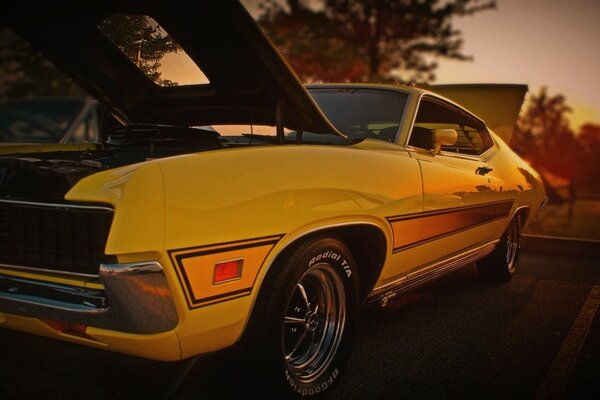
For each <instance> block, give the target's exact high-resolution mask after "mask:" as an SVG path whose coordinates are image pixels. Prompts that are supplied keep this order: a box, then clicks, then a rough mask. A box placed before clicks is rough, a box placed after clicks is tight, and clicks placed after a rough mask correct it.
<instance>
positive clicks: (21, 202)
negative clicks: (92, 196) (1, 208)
mask: <svg viewBox="0 0 600 400" xmlns="http://www.w3.org/2000/svg"><path fill="white" fill-rule="evenodd" d="M0 203H8V204H23V205H27V206H41V207H54V208H76V209H85V210H103V211H110V212H114V210H113V209H112V208H110V207H101V206H80V205H77V204H61V203H40V202H37V201H22V200H6V199H0Z"/></svg>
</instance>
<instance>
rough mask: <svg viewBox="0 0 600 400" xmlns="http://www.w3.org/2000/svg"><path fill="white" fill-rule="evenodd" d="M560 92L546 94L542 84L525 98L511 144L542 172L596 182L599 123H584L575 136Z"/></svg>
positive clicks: (588, 182)
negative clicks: (525, 104) (536, 91)
mask: <svg viewBox="0 0 600 400" xmlns="http://www.w3.org/2000/svg"><path fill="white" fill-rule="evenodd" d="M571 111H572V110H571V107H570V106H569V105H568V103H567V99H566V97H565V96H564V95H563V94H560V93H559V94H555V95H550V94H548V89H547V88H546V87H542V88H541V89H540V91H539V93H537V94H532V95H531V96H530V97H529V101H528V105H527V108H526V109H525V112H524V113H523V115H522V116H521V118H520V119H519V123H518V125H517V128H516V129H515V133H514V134H513V138H512V141H511V147H512V148H514V149H515V151H516V152H517V153H519V154H521V156H523V157H524V158H526V159H527V160H529V162H530V163H531V164H533V165H534V166H536V167H537V168H538V169H540V170H541V172H542V173H548V172H549V173H551V174H553V175H556V176H558V177H561V178H563V179H567V180H568V181H569V182H571V183H572V184H573V183H576V184H592V185H596V186H597V185H599V184H600V179H599V177H598V174H597V171H599V170H600V169H599V168H600V161H599V160H600V126H598V125H594V124H585V125H583V126H582V127H581V129H580V131H579V133H578V134H577V135H575V133H574V132H573V130H572V129H571V126H570V123H569V119H568V114H569V113H570V112H571Z"/></svg>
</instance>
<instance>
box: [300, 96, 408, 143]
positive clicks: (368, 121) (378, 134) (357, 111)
mask: <svg viewBox="0 0 600 400" xmlns="http://www.w3.org/2000/svg"><path fill="white" fill-rule="evenodd" d="M309 92H310V94H311V95H312V97H313V98H314V99H315V101H316V102H317V104H318V105H319V107H320V108H321V110H322V111H323V113H324V114H325V115H326V116H327V118H328V119H329V120H330V121H331V123H332V124H333V125H334V126H335V127H336V128H337V129H338V130H339V131H340V132H342V133H344V134H345V135H347V136H348V137H350V138H352V139H367V138H368V139H378V140H383V141H386V142H394V141H395V138H396V134H397V132H398V128H399V126H400V122H401V121H402V116H403V115H404V109H405V107H406V102H407V100H408V95H407V94H405V93H400V92H395V91H389V90H380V89H362V88H359V89H357V88H323V89H320V88H311V89H309Z"/></svg>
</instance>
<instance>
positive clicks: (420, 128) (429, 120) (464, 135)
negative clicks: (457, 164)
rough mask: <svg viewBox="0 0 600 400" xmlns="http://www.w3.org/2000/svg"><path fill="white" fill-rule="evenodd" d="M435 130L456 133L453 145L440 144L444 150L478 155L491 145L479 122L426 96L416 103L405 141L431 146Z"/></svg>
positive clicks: (420, 146)
mask: <svg viewBox="0 0 600 400" xmlns="http://www.w3.org/2000/svg"><path fill="white" fill-rule="evenodd" d="M435 129H454V130H456V133H457V134H458V139H457V141H456V143H455V144H454V145H452V146H442V151H444V152H449V153H457V154H468V155H479V154H482V153H483V152H484V151H486V150H487V149H489V148H490V147H492V146H493V142H492V138H491V137H490V135H489V133H488V131H487V129H486V127H485V125H484V124H483V123H482V122H481V121H479V120H477V119H475V118H473V117H471V116H470V115H469V114H467V113H464V112H462V111H461V110H460V109H457V108H455V107H452V106H451V105H446V104H444V103H443V102H441V101H439V100H437V99H432V98H427V97H425V98H423V99H422V100H421V103H420V105H419V111H418V112H417V117H416V119H415V124H414V126H413V130H412V132H411V135H410V140H409V142H408V144H409V145H411V146H414V147H418V148H422V149H427V150H431V149H433V147H434V143H433V132H434V130H435Z"/></svg>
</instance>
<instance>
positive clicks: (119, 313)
mask: <svg viewBox="0 0 600 400" xmlns="http://www.w3.org/2000/svg"><path fill="white" fill-rule="evenodd" d="M99 277H100V282H101V283H102V284H103V286H104V289H90V288H85V287H79V286H74V285H68V284H58V283H54V282H46V281H42V280H36V279H29V278H21V277H14V276H10V275H6V274H0V312H4V313H7V314H15V315H22V316H26V317H32V318H40V319H50V320H58V321H63V322H68V323H77V324H82V325H87V326H93V327H97V328H104V329H110V330H114V331H121V332H127V333H134V334H151V333H159V332H165V331H168V330H171V329H173V328H175V326H176V325H177V323H178V321H179V320H178V316H177V311H176V309H175V303H174V301H173V297H172V294H171V291H170V289H169V286H168V284H167V280H166V277H165V275H164V271H163V268H162V266H161V265H160V264H159V263H158V262H156V261H150V262H143V263H129V264H101V265H100V268H99Z"/></svg>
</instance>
